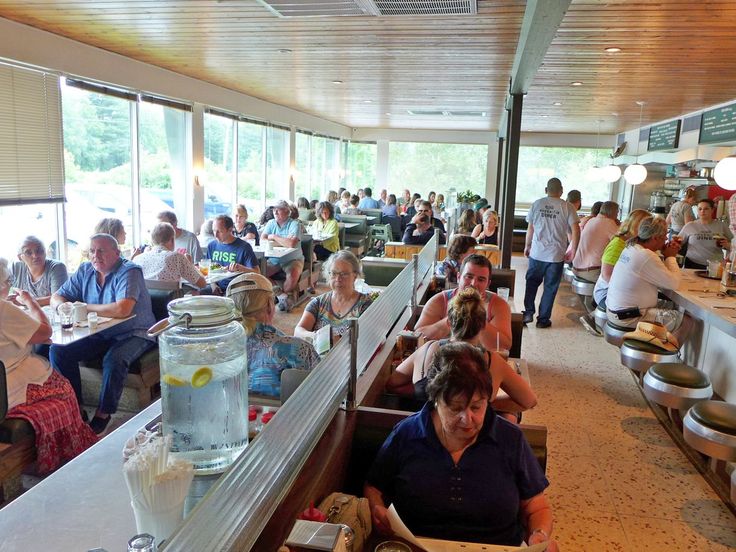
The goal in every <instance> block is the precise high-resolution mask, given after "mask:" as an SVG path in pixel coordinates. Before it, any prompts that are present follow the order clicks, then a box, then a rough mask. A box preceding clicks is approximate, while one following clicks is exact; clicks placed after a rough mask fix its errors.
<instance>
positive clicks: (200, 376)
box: [192, 366, 212, 387]
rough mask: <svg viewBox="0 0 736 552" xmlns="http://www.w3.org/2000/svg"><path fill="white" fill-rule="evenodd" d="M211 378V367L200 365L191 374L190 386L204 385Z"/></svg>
mask: <svg viewBox="0 0 736 552" xmlns="http://www.w3.org/2000/svg"><path fill="white" fill-rule="evenodd" d="M211 379H212V368H210V367H208V366H202V368H198V369H197V370H195V372H194V374H192V387H204V386H205V385H207V384H208V383H209V382H210V380H211Z"/></svg>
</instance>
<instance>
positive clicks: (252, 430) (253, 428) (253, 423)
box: [248, 406, 263, 439]
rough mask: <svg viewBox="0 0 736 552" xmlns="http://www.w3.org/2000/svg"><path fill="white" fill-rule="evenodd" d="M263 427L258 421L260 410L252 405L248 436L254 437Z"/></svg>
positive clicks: (249, 411) (249, 413) (249, 409)
mask: <svg viewBox="0 0 736 552" xmlns="http://www.w3.org/2000/svg"><path fill="white" fill-rule="evenodd" d="M262 428H263V426H262V425H261V423H260V422H259V421H258V410H256V409H255V408H254V407H252V406H251V407H250V408H248V437H250V438H251V439H253V437H255V436H256V435H258V433H259V432H260V431H261V429H262Z"/></svg>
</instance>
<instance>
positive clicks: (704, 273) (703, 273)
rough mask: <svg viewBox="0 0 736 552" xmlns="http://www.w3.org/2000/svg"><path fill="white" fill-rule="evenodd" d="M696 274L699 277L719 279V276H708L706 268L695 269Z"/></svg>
mask: <svg viewBox="0 0 736 552" xmlns="http://www.w3.org/2000/svg"><path fill="white" fill-rule="evenodd" d="M695 275H696V276H700V277H701V278H708V279H709V280H720V279H721V277H720V276H708V271H707V270H696V271H695Z"/></svg>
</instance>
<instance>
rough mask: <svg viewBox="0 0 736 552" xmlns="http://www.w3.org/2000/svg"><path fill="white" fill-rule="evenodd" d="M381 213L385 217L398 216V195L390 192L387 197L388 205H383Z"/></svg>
mask: <svg viewBox="0 0 736 552" xmlns="http://www.w3.org/2000/svg"><path fill="white" fill-rule="evenodd" d="M381 213H382V214H383V216H384V217H396V216H398V211H397V208H396V196H395V195H394V194H388V198H387V199H386V205H384V206H383V208H382V209H381Z"/></svg>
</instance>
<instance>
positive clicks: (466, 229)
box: [457, 209, 475, 235]
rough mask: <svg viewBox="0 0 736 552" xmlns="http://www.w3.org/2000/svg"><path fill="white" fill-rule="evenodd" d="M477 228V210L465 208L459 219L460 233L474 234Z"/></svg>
mask: <svg viewBox="0 0 736 552" xmlns="http://www.w3.org/2000/svg"><path fill="white" fill-rule="evenodd" d="M474 228H475V211H473V210H472V209H465V210H464V211H463V213H462V214H461V215H460V218H459V219H457V232H458V234H468V235H470V234H472V232H473V229H474Z"/></svg>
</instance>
